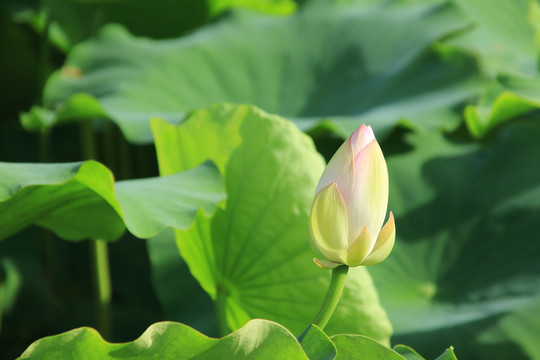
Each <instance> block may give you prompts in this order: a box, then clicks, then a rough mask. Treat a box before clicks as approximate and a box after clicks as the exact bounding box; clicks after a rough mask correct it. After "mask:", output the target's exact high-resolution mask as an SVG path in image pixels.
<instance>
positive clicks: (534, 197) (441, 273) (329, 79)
mask: <svg viewBox="0 0 540 360" xmlns="http://www.w3.org/2000/svg"><path fill="white" fill-rule="evenodd" d="M539 46H540V4H539V3H538V2H537V1H528V0H512V1H507V0H497V1H489V0H453V1H439V0H432V1H427V0H363V1H362V0H357V1H355V0H342V1H330V0H328V1H324V0H311V1H310V0H305V1H296V2H295V1H293V0H275V1H272V0H264V1H263V0H260V1H255V0H204V1H203V0H181V1H180V0H179V1H172V0H158V1H143V0H43V1H41V2H39V1H31V0H28V1H23V0H21V1H14V0H13V1H9V0H2V2H1V3H0V49H1V54H2V55H1V56H0V94H1V96H0V105H1V106H0V109H2V111H1V112H0V126H1V131H0V136H1V137H0V161H2V162H68V161H80V160H84V159H87V158H88V157H89V155H88V153H85V152H84V144H85V142H87V141H89V139H87V138H85V137H84V136H83V135H82V134H84V129H85V128H87V127H88V126H90V127H92V128H93V130H94V136H93V138H92V139H90V141H92V142H94V143H95V153H94V154H93V155H94V156H92V157H94V158H96V159H98V160H99V161H101V162H102V163H104V164H105V165H106V166H107V167H108V168H109V169H111V170H112V172H113V174H114V176H115V178H116V179H117V180H123V179H136V178H145V177H151V176H157V175H158V174H159V172H158V165H157V160H156V153H155V150H154V145H153V138H152V133H151V131H150V126H149V119H150V118H151V117H154V116H157V117H161V118H163V119H165V120H167V121H168V122H171V123H173V124H177V123H180V122H182V120H183V119H185V118H186V117H187V116H189V115H190V114H192V113H194V112H195V111H196V110H198V109H203V108H206V107H208V106H209V105H211V104H214V103H217V102H229V103H233V104H253V105H255V106H257V107H260V108H261V109H263V110H264V111H266V112H268V113H271V114H276V115H279V116H282V117H284V118H286V119H288V120H290V121H292V122H293V123H294V124H295V125H296V126H297V127H298V128H299V129H300V130H302V131H304V132H305V133H307V134H308V135H309V136H311V138H312V139H313V140H314V142H315V145H316V147H317V149H318V151H319V152H320V153H321V154H322V155H323V156H324V157H325V158H326V159H327V160H328V159H329V158H330V157H331V156H332V154H333V153H334V151H335V150H336V149H337V147H338V146H339V145H340V144H341V142H342V141H343V140H344V138H346V137H347V136H348V135H349V134H350V133H351V132H352V131H353V130H354V129H355V128H356V127H358V126H359V125H361V124H362V123H366V124H369V125H371V126H372V127H373V129H374V131H375V133H376V136H377V138H378V140H379V142H380V143H381V146H382V149H383V152H384V153H385V155H386V157H387V162H388V167H389V175H390V204H389V210H392V211H393V212H394V215H395V217H396V227H397V240H396V246H395V248H394V250H393V252H392V254H391V255H390V257H389V258H388V259H387V260H386V261H385V262H384V263H382V264H380V265H377V266H374V267H370V268H369V272H370V274H371V277H372V278H373V282H374V284H375V287H376V289H377V291H378V294H379V297H380V301H381V304H382V306H383V308H384V309H385V310H386V312H387V315H388V318H389V319H390V322H391V323H392V326H393V329H394V332H393V336H392V338H391V342H392V344H399V343H404V344H407V345H409V346H411V347H413V348H414V349H416V350H417V351H419V352H420V353H421V354H423V355H424V356H426V358H434V357H435V356H437V355H438V354H440V353H441V350H442V349H444V348H446V347H448V346H449V345H453V346H454V347H455V349H456V354H457V355H458V358H463V359H467V358H479V359H540V342H538V338H540V261H539V260H538V259H539V258H540V236H539V235H538V232H537V224H538V219H539V218H540V141H539V139H540V116H539V114H540V112H539V111H538V108H539V107H540V77H539V74H538V50H539ZM254 135H255V134H254ZM218 136H219V134H218ZM81 144H82V146H81ZM4 175H5V174H1V173H0V176H4ZM5 211H9V210H5ZM3 215H4V216H5V215H6V213H4V214H2V213H0V216H3ZM162 236H163V237H167V236H168V235H167V234H166V233H165V234H162ZM169 236H170V234H169ZM44 239H46V241H44ZM47 239H48V240H47ZM159 242H160V239H159V238H157V239H153V240H152V241H151V242H146V241H144V240H140V239H137V238H135V237H134V236H132V235H130V234H128V233H126V234H125V235H124V236H123V237H122V238H120V239H119V240H118V241H115V242H112V243H111V244H110V247H109V249H110V264H111V276H112V283H113V297H112V298H113V303H112V312H111V313H112V314H113V318H112V322H113V330H114V331H113V332H112V334H111V335H110V338H107V340H110V341H115V342H119V341H129V340H133V339H135V338H136V337H138V336H139V335H140V334H141V333H142V332H143V331H144V329H146V328H147V327H148V326H149V325H150V324H151V323H153V322H156V321H160V320H174V321H180V322H183V323H186V324H188V325H190V326H193V327H194V328H196V329H198V330H200V331H202V332H204V333H205V334H208V335H211V336H215V335H216V329H215V325H214V320H213V311H214V310H213V305H212V301H211V299H210V297H209V296H208V295H207V294H206V293H205V292H204V291H203V289H202V288H201V286H200V285H199V283H198V282H197V281H196V280H195V279H194V278H193V277H192V276H191V274H190V272H189V270H188V268H187V266H186V265H185V263H184V262H183V261H182V259H181V258H180V255H179V254H178V251H177V250H176V249H175V248H174V246H173V247H172V248H171V247H170V245H171V243H170V242H167V241H166V239H165V240H163V244H164V245H162V247H160V245H159V244H160V243H159ZM45 244H49V245H48V246H45ZM50 244H53V245H52V246H53V248H54V250H53V254H54V255H53V256H52V257H51V248H50ZM156 244H157V245H156ZM172 245H174V244H173V243H172ZM167 246H169V247H167ZM160 251H161V252H160ZM89 264H90V258H89V254H88V243H87V242H84V241H83V242H66V241H63V240H61V239H59V238H57V237H56V235H54V234H52V233H50V232H46V231H44V230H43V229H42V228H39V227H35V226H33V227H29V228H26V229H24V230H23V231H20V232H18V233H16V234H14V235H12V236H10V237H9V238H7V239H5V240H4V241H2V242H1V243H0V314H1V329H0V357H2V358H6V359H11V358H14V357H16V356H18V355H20V354H21V353H22V352H23V351H24V349H26V348H27V347H28V345H29V344H30V343H32V342H33V341H35V340H37V339H39V338H41V337H44V336H47V335H52V334H57V333H59V332H63V331H67V330H70V329H72V328H75V327H78V326H96V324H95V318H94V305H93V294H92V274H91V271H90V268H89Z"/></svg>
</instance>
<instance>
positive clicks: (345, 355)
mask: <svg viewBox="0 0 540 360" xmlns="http://www.w3.org/2000/svg"><path fill="white" fill-rule="evenodd" d="M330 339H331V340H332V341H333V342H334V344H335V345H336V348H337V351H338V356H337V357H336V360H364V359H374V360H375V359H381V360H382V359H384V360H404V359H405V358H404V357H403V356H401V355H399V354H398V353H397V352H395V351H394V350H392V349H390V348H387V347H386V346H383V345H381V344H379V343H378V342H376V341H374V340H373V339H370V338H368V337H365V336H361V335H334V336H332V337H331V338H330Z"/></svg>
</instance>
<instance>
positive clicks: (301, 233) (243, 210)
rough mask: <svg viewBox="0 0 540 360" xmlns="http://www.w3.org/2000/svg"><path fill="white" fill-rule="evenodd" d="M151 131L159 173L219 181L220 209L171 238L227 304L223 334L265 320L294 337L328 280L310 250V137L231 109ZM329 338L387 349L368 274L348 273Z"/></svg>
mask: <svg viewBox="0 0 540 360" xmlns="http://www.w3.org/2000/svg"><path fill="white" fill-rule="evenodd" d="M152 127H153V132H154V135H155V139H156V150H157V154H158V160H159V167H160V172H161V173H162V174H163V175H167V174H172V173H175V172H178V171H185V170H186V169H189V168H191V167H193V166H196V165H198V164H199V163H201V162H202V161H205V159H208V158H209V159H211V160H212V161H214V162H215V163H216V164H217V166H218V168H219V169H220V170H221V172H222V173H223V174H224V175H223V176H224V178H225V186H226V189H227V204H226V209H218V210H217V212H216V213H215V215H214V216H213V218H211V219H208V218H205V217H203V216H198V217H197V219H196V223H195V225H194V226H192V227H191V228H189V229H188V230H185V231H181V230H177V231H176V236H177V244H178V246H179V249H180V253H181V254H182V257H183V258H184V259H185V261H186V263H187V264H188V266H189V268H190V270H191V272H192V274H193V276H194V277H195V278H196V279H197V280H198V281H199V282H200V284H201V286H202V287H203V289H204V290H205V291H206V292H208V294H209V295H210V296H211V297H212V298H213V299H214V300H215V299H216V298H217V297H218V296H222V297H225V299H226V312H227V320H228V324H229V326H230V328H231V329H233V330H234V329H237V328H240V327H241V326H242V325H244V324H245V323H246V322H247V321H248V320H249V319H251V318H265V319H270V320H274V321H277V322H279V323H281V324H283V325H285V326H286V327H287V328H289V329H290V330H291V331H292V332H293V333H296V334H300V333H301V332H302V331H303V330H304V329H305V328H306V326H307V325H308V324H309V322H310V321H311V320H312V318H313V317H314V316H315V314H316V312H317V310H318V308H319V306H320V304H321V302H322V299H323V297H324V295H325V292H326V289H327V287H328V283H329V280H330V272H328V271H323V270H321V269H319V268H318V267H317V266H315V265H314V264H313V261H312V258H313V254H312V253H311V250H310V247H309V232H308V215H309V208H310V204H311V201H312V199H313V192H314V189H315V187H316V184H317V180H318V178H319V176H320V175H321V173H322V171H323V168H324V162H323V159H322V157H321V156H320V155H319V154H318V153H317V152H316V150H315V147H314V145H313V142H312V141H311V139H310V138H309V137H308V136H306V135H304V134H303V133H301V132H300V131H299V130H298V129H297V128H296V127H295V126H294V124H292V123H291V122H289V121H286V120H284V119H282V118H280V117H278V116H273V115H268V114H266V113H264V112H263V111H261V110H259V109H257V108H255V107H251V106H234V105H229V104H221V105H215V106H212V107H210V108H208V109H204V110H200V111H197V112H195V113H194V114H193V115H192V116H191V117H190V118H189V119H188V120H187V121H186V122H184V123H183V124H181V125H179V126H175V125H172V124H169V123H167V122H166V121H164V120H154V121H153V122H152ZM218 293H219V294H218ZM326 330H327V331H328V332H329V333H330V334H335V333H338V332H350V333H362V334H366V335H369V336H372V337H374V338H375V339H377V340H379V341H382V342H387V341H388V336H389V334H390V332H391V328H390V326H389V323H388V320H387V318H386V315H385V313H384V310H383V309H382V308H381V307H380V305H379V302H378V298H377V293H376V291H375V289H374V288H373V284H372V282H371V279H370V277H369V274H368V273H367V270H366V269H365V268H355V269H351V271H350V275H349V277H348V279H347V287H346V290H345V294H344V296H343V298H342V301H341V303H340V305H339V306H338V309H337V311H336V313H335V314H334V317H333V318H332V319H331V322H330V323H329V325H328V327H327V328H326Z"/></svg>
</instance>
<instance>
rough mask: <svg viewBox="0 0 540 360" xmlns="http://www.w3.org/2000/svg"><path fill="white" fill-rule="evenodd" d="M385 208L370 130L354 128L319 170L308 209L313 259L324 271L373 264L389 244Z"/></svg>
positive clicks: (384, 173)
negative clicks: (315, 188)
mask: <svg viewBox="0 0 540 360" xmlns="http://www.w3.org/2000/svg"><path fill="white" fill-rule="evenodd" d="M387 206H388V170H387V168H386V162H385V160H384V156H383V154H382V151H381V148H380V147H379V144H378V143H377V140H376V139H375V135H374V134H373V130H372V129H371V127H370V126H366V125H362V126H360V127H359V128H358V129H357V130H356V131H355V132H354V133H353V134H352V135H351V136H350V137H349V138H348V139H347V141H345V142H344V143H343V145H341V147H340V148H339V149H338V151H337V152H336V153H335V154H334V156H333V157H332V159H331V160H330V162H329V163H328V166H327V167H326V169H325V171H324V172H323V174H322V176H321V179H320V180H319V184H318V186H317V190H316V192H315V199H314V200H313V205H312V207H311V216H310V226H309V228H310V232H311V242H312V246H313V247H314V248H315V250H316V251H318V252H319V253H320V255H322V257H320V258H318V259H317V258H315V259H313V260H314V261H315V263H316V264H317V265H319V266H320V267H321V268H324V269H333V268H335V267H337V266H339V265H342V264H344V265H347V266H359V265H373V264H377V263H379V262H381V261H383V260H384V259H385V258H386V257H387V256H388V254H390V251H391V250H392V247H393V246H394V239H395V235H396V231H395V225H394V217H393V215H392V212H390V216H389V219H388V222H387V223H386V224H385V225H384V227H382V225H383V223H384V219H385V217H386V208H387ZM381 227H382V228H381Z"/></svg>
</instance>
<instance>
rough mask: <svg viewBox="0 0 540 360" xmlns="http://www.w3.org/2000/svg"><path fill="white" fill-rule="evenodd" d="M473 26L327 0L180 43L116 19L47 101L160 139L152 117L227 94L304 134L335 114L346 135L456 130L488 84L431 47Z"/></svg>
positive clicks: (61, 113)
mask: <svg viewBox="0 0 540 360" xmlns="http://www.w3.org/2000/svg"><path fill="white" fill-rule="evenodd" d="M466 24H467V23H466V22H465V21H464V20H463V19H462V18H461V17H460V14H459V13H458V12H457V10H456V9H455V8H454V7H453V6H452V5H450V4H443V5H441V4H435V5H422V6H420V5H414V6H398V5H391V4H388V3H384V4H374V5H371V6H365V5H362V6H360V5H349V6H330V5H326V6H324V5H323V4H318V5H313V6H306V8H305V9H303V10H302V11H300V12H299V13H297V14H296V15H294V16H288V17H269V16H253V15H252V14H251V15H247V14H245V13H241V12H239V13H235V14H234V16H230V17H228V18H226V19H223V21H220V22H218V23H216V24H214V25H211V26H207V27H205V28H204V29H202V30H200V31H197V32H194V33H192V34H190V35H189V36H185V37H182V38H178V39H172V40H160V41H157V40H155V41H152V40H149V39H143V38H137V37H134V36H132V35H130V34H129V33H128V32H127V31H126V30H124V29H123V28H122V27H119V26H108V27H105V28H104V29H103V31H101V32H100V33H99V35H98V36H97V37H96V38H95V39H92V40H89V41H87V42H84V43H82V44H80V45H79V46H77V47H76V48H74V49H73V51H72V52H71V53H70V54H69V56H68V59H67V61H66V63H65V65H64V67H63V68H62V69H61V70H59V71H57V72H56V73H54V74H53V75H52V76H51V77H50V78H49V80H48V82H47V85H46V88H45V102H46V104H47V106H48V107H50V108H51V109H53V110H55V113H56V116H55V121H56V122H62V121H67V120H72V119H74V118H80V117H93V116H96V115H100V116H104V117H106V118H109V119H111V120H113V121H114V122H116V123H117V124H118V125H119V127H120V128H121V129H122V131H123V133H124V135H125V136H126V138H127V139H128V140H129V141H132V142H137V143H146V142H151V141H152V135H151V133H150V131H149V126H148V123H149V119H150V118H151V117H152V116H157V117H161V118H164V119H166V120H167V121H169V122H172V123H178V122H180V121H181V120H182V119H183V118H184V117H185V115H186V114H188V113H189V112H190V111H193V110H195V109H199V108H202V107H205V106H208V105H210V104H213V103H216V102H221V101H228V102H233V103H241V104H243V103H250V104H255V105H257V106H259V107H261V108H262V109H264V110H266V111H268V112H271V113H275V114H279V115H282V116H285V117H287V118H290V119H293V120H294V121H295V122H296V124H297V125H298V126H299V127H300V128H301V129H302V130H308V129H312V128H313V127H315V126H318V125H319V124H321V121H323V120H328V121H329V122H328V121H324V122H323V123H324V124H327V125H329V126H330V127H331V128H332V129H334V130H335V131H337V132H338V133H339V134H340V135H342V136H344V137H347V136H348V135H349V134H350V133H351V132H352V131H353V130H354V129H356V128H357V127H358V126H359V125H360V124H361V123H362V122H369V123H370V124H371V125H372V127H373V128H374V129H375V131H376V132H377V133H378V135H379V136H383V135H384V134H386V133H388V132H389V131H390V130H391V129H392V127H393V126H395V124H396V123H398V122H399V121H404V122H405V123H406V124H408V125H409V126H417V127H421V128H439V127H441V126H445V127H448V126H451V125H454V124H456V123H457V122H459V116H458V114H457V113H455V111H454V110H455V109H454V108H455V107H456V106H457V105H459V104H460V103H462V102H463V101H464V100H465V99H467V98H469V97H470V96H471V95H472V94H474V93H476V92H477V89H478V77H477V72H476V66H475V64H474V61H473V60H472V59H471V58H470V57H469V56H468V55H464V54H462V53H459V52H457V51H455V50H452V49H450V48H448V47H444V46H438V47H435V48H432V47H431V45H432V43H433V42H434V41H436V40H438V39H440V38H441V37H442V36H444V35H446V34H448V33H450V32H453V31H456V30H458V29H461V28H463V27H464V26H465V25H466ZM83 94H84V95H83ZM77 96H85V97H86V98H85V101H75V100H74V99H76V98H74V97H77ZM88 97H90V98H92V99H93V100H89V99H88ZM79 100H80V99H79ZM74 114H75V115H74Z"/></svg>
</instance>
